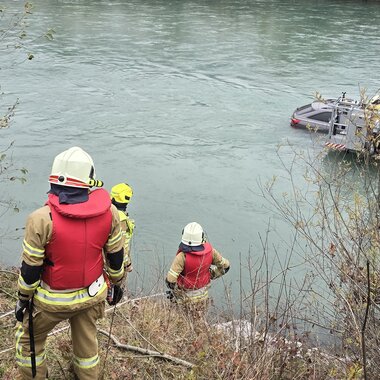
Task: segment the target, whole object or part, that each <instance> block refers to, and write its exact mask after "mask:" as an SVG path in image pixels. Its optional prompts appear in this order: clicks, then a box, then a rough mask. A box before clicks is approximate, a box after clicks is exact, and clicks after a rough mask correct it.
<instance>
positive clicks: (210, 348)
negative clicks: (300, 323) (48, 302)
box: [0, 272, 348, 380]
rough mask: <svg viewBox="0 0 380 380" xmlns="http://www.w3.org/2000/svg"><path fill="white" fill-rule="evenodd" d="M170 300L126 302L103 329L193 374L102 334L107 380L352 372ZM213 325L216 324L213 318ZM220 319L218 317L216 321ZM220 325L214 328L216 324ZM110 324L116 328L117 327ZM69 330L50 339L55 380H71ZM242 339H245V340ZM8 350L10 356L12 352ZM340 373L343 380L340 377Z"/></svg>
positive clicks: (9, 297) (7, 326)
mask: <svg viewBox="0 0 380 380" xmlns="http://www.w3.org/2000/svg"><path fill="white" fill-rule="evenodd" d="M0 284H1V289H2V292H1V294H0V310H1V315H3V313H5V312H7V311H9V310H12V309H13V306H14V295H15V294H16V290H15V285H16V275H15V274H12V273H8V272H0ZM194 318H195V317H194V313H191V312H187V311H186V309H183V307H179V306H177V305H174V304H171V303H170V302H169V301H168V300H167V299H166V298H164V297H153V298H146V299H142V300H137V301H131V302H128V303H126V304H124V305H122V306H120V307H118V308H116V309H111V310H109V311H108V312H107V313H106V318H105V319H104V320H102V321H100V322H99V329H101V330H103V331H106V332H109V331H111V333H112V335H114V336H115V337H117V339H118V340H119V342H120V343H122V344H125V345H130V346H135V347H139V348H145V349H148V350H151V351H157V352H159V353H162V354H166V355H171V356H173V357H176V358H179V359H182V360H185V361H187V362H190V363H192V364H193V365H194V366H193V367H192V368H188V367H186V366H183V365H179V364H176V363H174V362H172V361H169V360H165V359H164V358H162V357H159V356H151V355H143V354H139V353H136V352H133V351H129V350H125V349H122V348H117V347H116V346H115V345H114V344H113V342H112V341H111V340H110V339H109V338H108V337H107V336H105V335H104V334H99V335H98V339H99V351H100V357H101V364H100V367H101V371H102V375H104V377H103V378H104V379H115V380H116V379H118V380H119V379H125V380H127V379H134V380H138V379H144V380H146V379H165V380H171V379H173V380H174V379H176V380H180V379H187V380H195V379H262V380H266V379H344V378H347V371H348V369H347V368H348V366H347V364H345V363H341V362H339V361H337V360H334V359H333V360H332V359H331V357H329V356H327V355H325V354H323V353H322V352H321V351H320V350H307V348H306V347H307V346H306V344H305V343H303V345H302V347H301V346H300V344H299V343H297V342H295V341H291V340H286V339H285V338H284V335H283V334H280V333H278V334H274V335H273V334H272V335H271V336H270V338H269V335H268V336H267V337H266V339H262V335H260V334H258V332H257V331H251V332H250V334H248V335H246V334H243V333H241V332H239V331H238V330H236V329H235V330H234V332H233V333H227V332H226V331H225V330H222V329H220V328H217V327H216V326H215V325H214V324H211V322H210V323H208V322H206V320H205V319H204V318H202V317H200V318H195V319H194ZM210 318H211V317H210ZM213 318H215V317H213ZM214 322H215V321H214ZM111 324H112V326H111ZM14 326H15V320H14V317H13V314H11V315H10V316H7V317H4V318H1V319H0V328H1V330H0V331H1V332H0V334H1V336H0V339H1V340H0V352H1V353H0V376H1V378H2V379H14V378H15V376H16V373H17V370H16V368H15V364H14V357H13V356H14V349H12V347H13V346H14V341H13V336H14ZM65 326H66V325H65V324H61V325H59V326H58V328H61V329H62V328H63V330H62V331H60V332H59V333H57V334H54V335H52V336H50V337H49V338H48V342H47V347H46V351H47V357H48V366H49V376H50V377H49V378H50V379H60V380H61V379H67V380H71V379H73V374H72V367H71V356H72V351H71V338H70V331H69V329H68V328H66V329H64V328H65ZM243 335H244V336H243ZM6 350H8V351H6ZM339 374H340V375H339Z"/></svg>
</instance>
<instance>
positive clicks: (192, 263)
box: [166, 222, 230, 304]
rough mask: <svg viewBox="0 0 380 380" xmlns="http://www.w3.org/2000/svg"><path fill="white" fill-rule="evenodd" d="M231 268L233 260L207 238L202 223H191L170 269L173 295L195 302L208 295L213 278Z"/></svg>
mask: <svg viewBox="0 0 380 380" xmlns="http://www.w3.org/2000/svg"><path fill="white" fill-rule="evenodd" d="M229 269H230V263H229V261H228V260H227V259H225V258H224V257H223V256H222V255H221V254H220V253H219V252H218V251H217V250H216V249H215V248H213V246H212V245H211V244H210V243H209V242H207V241H206V237H205V233H204V231H203V228H202V226H201V225H200V224H198V223H196V222H192V223H189V224H187V225H186V226H185V228H184V229H183V231H182V239H181V243H180V245H179V247H178V251H177V254H176V257H175V258H174V260H173V262H172V264H171V267H170V270H169V272H168V274H167V276H166V284H167V286H168V288H169V289H171V291H169V298H171V300H172V301H174V302H176V303H180V304H189V303H192V304H195V303H198V302H201V301H206V300H207V299H208V289H209V287H210V282H211V280H214V279H216V278H218V277H221V276H222V275H224V274H225V273H227V272H228V270H229Z"/></svg>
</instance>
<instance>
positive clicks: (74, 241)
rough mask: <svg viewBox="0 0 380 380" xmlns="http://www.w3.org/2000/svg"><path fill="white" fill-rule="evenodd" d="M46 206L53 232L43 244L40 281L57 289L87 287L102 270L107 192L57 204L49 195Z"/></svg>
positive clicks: (107, 226) (109, 222)
mask: <svg viewBox="0 0 380 380" xmlns="http://www.w3.org/2000/svg"><path fill="white" fill-rule="evenodd" d="M47 205H48V206H49V207H50V212H51V216H52V221H53V231H52V237H51V240H50V242H49V243H48V244H47V245H46V246H45V265H44V270H43V273H42V280H43V281H44V282H45V283H47V284H48V285H49V286H50V288H52V289H56V290H64V289H74V288H84V287H87V286H89V285H90V284H91V283H92V282H94V281H95V280H96V279H97V278H98V277H99V276H100V275H101V274H102V272H103V255H102V249H103V247H104V245H105V244H106V242H107V240H108V236H109V234H110V232H111V227H112V212H111V209H110V206H111V200H110V197H109V195H108V193H107V192H106V191H105V190H103V189H99V190H95V191H92V192H91V193H90V194H89V200H88V201H87V202H83V203H76V204H60V203H59V198H58V197H57V196H56V195H53V194H49V199H48V201H47Z"/></svg>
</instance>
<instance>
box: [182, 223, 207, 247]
mask: <svg viewBox="0 0 380 380" xmlns="http://www.w3.org/2000/svg"><path fill="white" fill-rule="evenodd" d="M204 236H205V234H204V232H203V228H202V226H201V225H200V224H198V223H196V222H192V223H189V224H188V225H186V227H185V228H184V229H183V231H182V240H181V241H182V243H183V244H186V245H190V246H192V247H194V246H197V245H201V244H202V243H204V242H205V239H204Z"/></svg>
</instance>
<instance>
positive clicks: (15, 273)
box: [0, 269, 18, 276]
mask: <svg viewBox="0 0 380 380" xmlns="http://www.w3.org/2000/svg"><path fill="white" fill-rule="evenodd" d="M0 273H9V274H14V275H15V276H18V273H17V272H12V271H10V270H5V269H0Z"/></svg>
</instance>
